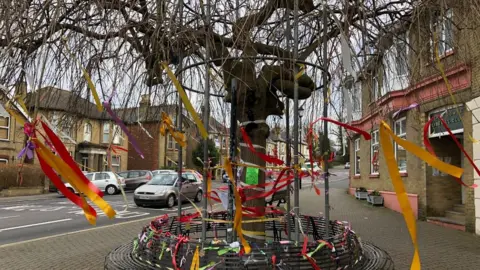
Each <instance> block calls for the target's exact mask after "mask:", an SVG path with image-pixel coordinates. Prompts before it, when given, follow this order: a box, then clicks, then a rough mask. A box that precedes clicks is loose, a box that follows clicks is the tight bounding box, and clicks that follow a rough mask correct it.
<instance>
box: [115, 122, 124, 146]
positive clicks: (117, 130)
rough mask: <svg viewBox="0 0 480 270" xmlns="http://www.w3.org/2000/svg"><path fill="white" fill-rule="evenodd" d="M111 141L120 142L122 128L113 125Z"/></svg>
mask: <svg viewBox="0 0 480 270" xmlns="http://www.w3.org/2000/svg"><path fill="white" fill-rule="evenodd" d="M113 143H114V144H122V129H121V128H120V127H119V126H117V125H115V126H114V127H113Z"/></svg>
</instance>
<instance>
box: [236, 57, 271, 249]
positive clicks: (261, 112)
mask: <svg viewBox="0 0 480 270" xmlns="http://www.w3.org/2000/svg"><path fill="white" fill-rule="evenodd" d="M247 61H248V60H247ZM237 65H238V66H237V68H238V71H240V72H239V73H237V74H238V75H240V76H237V78H240V79H239V80H238V92H237V93H238V96H237V119H238V120H239V121H240V123H245V122H252V121H255V120H266V118H267V116H268V112H267V111H268V110H267V109H266V95H267V90H268V89H266V88H263V87H262V88H259V87H256V71H255V66H254V65H253V64H252V63H248V62H247V63H245V62H243V63H241V64H240V63H237ZM240 126H242V125H240ZM243 128H245V131H246V132H247V134H248V136H249V137H250V140H251V142H252V144H253V145H254V146H255V150H257V151H259V152H263V153H265V148H266V144H267V137H268V135H269V131H270V129H269V126H268V125H267V124H266V123H250V124H247V125H243ZM237 134H238V136H239V137H240V138H239V140H238V141H239V142H243V138H242V134H241V132H238V133H237ZM243 143H244V142H243ZM240 151H241V154H240V157H241V159H242V163H247V164H248V163H250V164H255V165H257V166H261V167H264V166H265V165H266V163H265V161H264V160H262V159H261V158H260V157H258V156H257V155H255V154H254V153H252V151H251V150H250V149H248V147H247V146H246V145H241V146H240ZM247 169H248V167H245V168H244V169H243V171H242V177H241V178H240V179H241V181H242V182H245V177H246V171H247ZM264 183H265V172H264V171H263V170H261V169H260V170H259V174H258V184H259V185H262V184H264ZM263 192H264V189H263V188H262V189H259V190H253V189H251V190H246V191H245V195H246V197H250V196H254V195H256V194H259V193H263ZM243 205H244V206H247V207H248V206H250V207H258V208H259V210H260V211H262V213H263V212H264V207H265V198H259V199H255V200H249V201H246V202H245V203H244V204H243ZM244 220H247V218H244ZM243 230H244V231H245V232H246V233H245V237H246V239H247V241H252V242H255V243H262V242H263V241H264V240H265V237H264V236H257V235H252V234H249V233H248V232H249V231H251V232H262V233H263V232H265V223H263V222H258V223H245V224H243Z"/></svg>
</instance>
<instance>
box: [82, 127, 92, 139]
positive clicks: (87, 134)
mask: <svg viewBox="0 0 480 270" xmlns="http://www.w3.org/2000/svg"><path fill="white" fill-rule="evenodd" d="M83 140H84V141H86V142H90V141H91V140H92V124H90V123H85V125H84V126H83Z"/></svg>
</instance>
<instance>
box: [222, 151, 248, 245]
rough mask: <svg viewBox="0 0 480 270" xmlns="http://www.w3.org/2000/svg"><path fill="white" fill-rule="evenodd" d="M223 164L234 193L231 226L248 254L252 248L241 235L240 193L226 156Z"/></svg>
mask: <svg viewBox="0 0 480 270" xmlns="http://www.w3.org/2000/svg"><path fill="white" fill-rule="evenodd" d="M224 164H225V165H224V166H225V171H226V172H227V175H228V179H229V180H230V183H232V186H233V192H234V193H235V218H234V222H233V227H234V228H235V230H236V231H237V234H238V238H240V241H241V243H242V245H243V248H244V249H245V253H246V254H249V253H250V251H251V250H252V249H251V248H250V245H249V244H248V242H247V240H245V238H244V237H243V233H242V202H241V198H240V194H238V190H237V186H236V185H235V182H234V181H233V179H235V178H234V177H233V172H232V164H231V163H230V160H229V159H228V158H225V162H224Z"/></svg>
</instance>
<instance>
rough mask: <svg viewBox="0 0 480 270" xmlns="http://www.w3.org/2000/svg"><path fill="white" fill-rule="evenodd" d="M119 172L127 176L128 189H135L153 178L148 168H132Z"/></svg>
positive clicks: (124, 176)
mask: <svg viewBox="0 0 480 270" xmlns="http://www.w3.org/2000/svg"><path fill="white" fill-rule="evenodd" d="M118 174H119V175H120V176H121V177H123V178H125V184H126V185H127V187H126V188H125V189H126V190H135V189H136V188H138V187H139V186H141V185H144V184H146V183H147V182H148V181H150V180H152V178H153V174H152V172H151V171H147V170H132V171H125V172H119V173H118Z"/></svg>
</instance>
